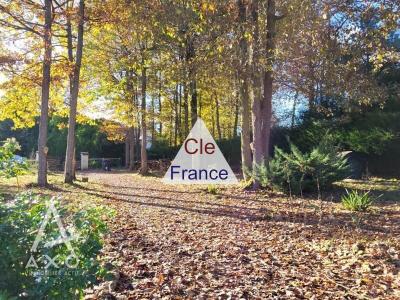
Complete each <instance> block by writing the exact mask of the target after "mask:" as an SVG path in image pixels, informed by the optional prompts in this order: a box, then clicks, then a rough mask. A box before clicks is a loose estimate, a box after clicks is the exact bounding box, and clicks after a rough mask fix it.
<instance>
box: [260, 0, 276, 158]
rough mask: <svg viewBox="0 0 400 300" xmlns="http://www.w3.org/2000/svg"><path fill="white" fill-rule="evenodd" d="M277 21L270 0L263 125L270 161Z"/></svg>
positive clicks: (263, 134) (273, 0) (265, 153)
mask: <svg viewBox="0 0 400 300" xmlns="http://www.w3.org/2000/svg"><path fill="white" fill-rule="evenodd" d="M276 20H277V17H276V15H275V0H268V7H267V25H266V31H267V33H266V40H265V50H266V58H267V69H266V70H265V71H264V84H263V85H264V99H263V107H262V115H263V123H262V136H264V137H265V142H264V143H263V156H264V158H265V159H266V160H268V159H269V148H270V139H271V125H272V93H273V81H274V77H273V75H274V74H273V64H274V59H275V55H274V52H275V35H276Z"/></svg>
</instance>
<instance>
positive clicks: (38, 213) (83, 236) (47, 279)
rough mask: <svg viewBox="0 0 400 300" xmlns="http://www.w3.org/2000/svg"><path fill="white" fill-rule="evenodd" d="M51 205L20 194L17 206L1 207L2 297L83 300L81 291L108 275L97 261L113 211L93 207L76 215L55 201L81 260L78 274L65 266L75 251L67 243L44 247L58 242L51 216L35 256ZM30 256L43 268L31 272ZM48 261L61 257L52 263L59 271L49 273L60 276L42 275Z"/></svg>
mask: <svg viewBox="0 0 400 300" xmlns="http://www.w3.org/2000/svg"><path fill="white" fill-rule="evenodd" d="M49 201H50V199H49V198H48V197H43V196H42V197H39V196H35V195H33V194H31V193H22V194H19V195H17V197H16V198H15V199H14V200H13V201H9V202H6V203H5V202H4V201H3V202H1V203H0V224H1V225H0V257H1V260H0V269H1V270H2V272H1V273H0V291H3V292H7V293H8V294H10V295H12V296H18V295H21V294H24V295H26V297H28V298H30V299H44V298H47V299H79V298H80V297H81V296H82V294H83V289H84V288H86V287H87V286H89V285H90V284H93V283H95V282H96V280H97V278H98V277H99V276H100V275H101V274H103V273H104V269H103V268H102V267H101V266H100V264H99V261H98V259H97V256H98V254H99V252H100V250H101V248H102V236H103V234H104V233H105V232H106V229H107V228H106V225H105V223H104V221H103V218H104V217H105V214H109V213H110V211H104V209H103V208H102V207H93V208H90V207H89V208H85V209H83V210H81V209H77V210H78V211H77V212H74V211H72V210H71V208H69V207H68V209H67V207H66V206H63V205H61V204H60V203H59V202H58V201H55V207H56V209H57V211H58V214H59V216H60V219H61V220H62V223H63V225H64V227H65V229H66V231H67V236H68V237H71V233H73V236H74V237H76V238H75V239H72V240H70V243H71V247H72V249H73V253H74V254H75V256H76V257H77V258H78V260H77V266H76V268H73V269H71V268H69V267H68V265H67V263H66V259H67V257H68V256H69V255H71V249H69V248H68V247H67V246H66V245H65V244H64V243H60V244H58V245H55V246H48V245H47V246H46V242H48V241H55V240H56V239H57V238H59V237H60V230H59V228H58V225H57V222H55V221H54V220H55V218H54V216H53V215H51V216H50V219H49V222H48V224H47V226H46V227H45V231H44V235H43V238H42V241H41V242H40V243H39V246H38V248H37V251H36V252H34V253H31V247H32V245H33V243H34V240H35V238H36V235H37V233H38V229H39V228H40V225H41V223H42V222H43V220H44V217H45V215H46V212H47V211H48V204H49ZM68 224H70V226H67V225H68ZM31 255H32V256H33V257H34V259H35V261H36V263H37V265H38V267H39V268H36V267H29V266H27V265H28V262H29V261H30V259H31ZM45 255H48V256H49V257H51V258H53V259H54V257H56V256H57V259H54V260H56V262H57V264H58V268H56V267H53V266H51V267H50V268H49V270H51V271H57V274H54V273H53V274H44V275H43V274H40V273H38V271H43V270H44V269H43V267H44V265H45V264H46V263H45V259H44V258H45ZM71 264H75V262H71Z"/></svg>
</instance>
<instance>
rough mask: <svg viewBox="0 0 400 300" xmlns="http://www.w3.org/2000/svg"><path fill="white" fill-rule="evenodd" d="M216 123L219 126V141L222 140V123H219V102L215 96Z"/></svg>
mask: <svg viewBox="0 0 400 300" xmlns="http://www.w3.org/2000/svg"><path fill="white" fill-rule="evenodd" d="M215 122H216V125H217V132H218V140H222V132H221V123H220V121H219V101H218V96H215Z"/></svg>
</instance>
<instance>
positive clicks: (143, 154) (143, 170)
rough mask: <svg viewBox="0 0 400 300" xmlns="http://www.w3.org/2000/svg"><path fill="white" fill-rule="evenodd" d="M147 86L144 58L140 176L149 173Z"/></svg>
mask: <svg viewBox="0 0 400 300" xmlns="http://www.w3.org/2000/svg"><path fill="white" fill-rule="evenodd" d="M146 85H147V75H146V67H145V65H144V58H142V107H141V108H142V124H141V125H142V145H141V148H140V149H141V151H140V156H141V157H140V159H141V165H140V174H142V175H146V174H147V172H148V166H147V149H146V146H147V145H146V144H147V124H146Z"/></svg>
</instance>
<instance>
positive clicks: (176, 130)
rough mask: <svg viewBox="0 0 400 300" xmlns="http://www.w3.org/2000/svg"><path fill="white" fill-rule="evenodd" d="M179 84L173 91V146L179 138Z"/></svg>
mask: <svg viewBox="0 0 400 300" xmlns="http://www.w3.org/2000/svg"><path fill="white" fill-rule="evenodd" d="M179 89H180V87H179V85H178V84H177V85H176V87H175V91H174V115H175V126H174V146H176V145H178V138H179V111H178V109H179V108H178V104H179Z"/></svg>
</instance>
